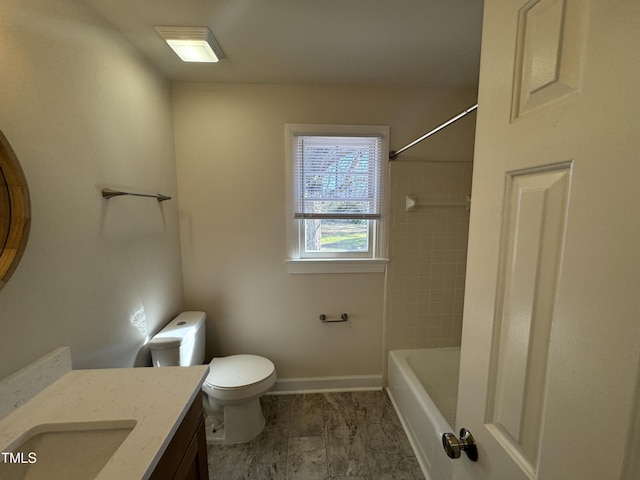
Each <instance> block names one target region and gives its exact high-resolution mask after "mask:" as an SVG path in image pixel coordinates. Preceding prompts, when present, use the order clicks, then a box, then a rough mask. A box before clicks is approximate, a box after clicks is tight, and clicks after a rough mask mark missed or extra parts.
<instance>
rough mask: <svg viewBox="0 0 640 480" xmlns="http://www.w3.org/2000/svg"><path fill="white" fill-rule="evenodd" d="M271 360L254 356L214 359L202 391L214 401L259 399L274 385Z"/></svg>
mask: <svg viewBox="0 0 640 480" xmlns="http://www.w3.org/2000/svg"><path fill="white" fill-rule="evenodd" d="M276 378H277V376H276V369H275V366H274V364H273V362H271V360H269V359H267V358H264V357H260V356H258V355H245V354H242V355H230V356H228V357H217V358H214V359H213V360H211V363H210V364H209V375H207V378H206V379H205V381H204V383H203V384H202V390H203V391H204V392H205V393H206V394H207V395H209V396H211V397H213V398H215V399H216V400H218V401H238V400H243V399H248V398H250V397H253V396H256V395H262V394H264V392H266V391H267V390H268V389H269V388H271V387H272V386H273V384H274V383H275V381H276Z"/></svg>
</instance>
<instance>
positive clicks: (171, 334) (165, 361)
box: [147, 312, 207, 367]
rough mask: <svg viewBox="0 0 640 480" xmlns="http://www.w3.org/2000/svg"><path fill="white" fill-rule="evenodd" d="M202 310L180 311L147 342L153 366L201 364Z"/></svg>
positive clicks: (202, 344) (202, 347) (202, 353)
mask: <svg viewBox="0 0 640 480" xmlns="http://www.w3.org/2000/svg"><path fill="white" fill-rule="evenodd" d="M206 318H207V316H206V314H205V313H204V312H182V313H181V314H180V315H178V316H177V317H176V318H174V319H173V320H171V322H169V323H168V324H167V325H166V326H165V327H164V328H163V329H162V330H160V331H159V332H158V333H157V334H156V335H155V336H154V337H153V338H152V339H151V340H150V341H149V343H148V344H147V345H148V347H149V350H150V351H151V361H152V362H153V366H154V367H170V366H178V365H179V366H181V367H186V366H189V365H202V363H203V362H204V340H205V334H204V321H205V319H206Z"/></svg>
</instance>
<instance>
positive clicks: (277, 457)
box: [208, 390, 424, 480]
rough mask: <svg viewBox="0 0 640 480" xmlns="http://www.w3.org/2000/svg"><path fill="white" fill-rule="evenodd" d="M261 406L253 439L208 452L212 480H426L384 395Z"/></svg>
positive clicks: (293, 398) (313, 397)
mask: <svg viewBox="0 0 640 480" xmlns="http://www.w3.org/2000/svg"><path fill="white" fill-rule="evenodd" d="M261 401H262V408H263V411H264V414H265V417H266V420H267V425H266V427H265V429H264V431H263V432H262V433H261V434H260V435H259V436H258V437H257V438H255V439H254V440H252V441H251V442H247V443H243V444H239V445H209V446H208V453H209V478H210V480H239V479H243V480H248V479H252V480H253V479H255V480H424V476H423V475H422V472H421V471H420V467H419V465H418V462H417V460H416V458H415V456H414V454H413V451H412V450H411V446H410V445H409V441H408V440H407V437H406V435H405V433H404V430H403V429H402V426H401V425H400V421H399V420H398V417H397V415H396V412H395V410H394V409H393V406H392V404H391V401H390V400H389V397H388V396H387V393H386V392H385V391H384V390H380V391H375V392H346V393H313V394H299V395H267V396H264V397H262V399H261Z"/></svg>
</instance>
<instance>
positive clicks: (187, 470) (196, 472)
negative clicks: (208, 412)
mask: <svg viewBox="0 0 640 480" xmlns="http://www.w3.org/2000/svg"><path fill="white" fill-rule="evenodd" d="M173 479H174V480H208V479H209V465H208V462H207V439H206V433H205V429H204V419H203V420H202V421H201V422H200V425H198V429H197V431H196V432H195V434H194V435H193V438H192V439H191V443H190V444H189V446H188V447H187V450H186V452H185V454H184V457H183V458H182V462H181V463H180V466H179V467H178V471H177V472H176V474H175V476H174V477H173Z"/></svg>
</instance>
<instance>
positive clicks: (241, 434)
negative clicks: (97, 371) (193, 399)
mask: <svg viewBox="0 0 640 480" xmlns="http://www.w3.org/2000/svg"><path fill="white" fill-rule="evenodd" d="M205 319H206V315H205V313H204V312H182V313H181V314H180V315H178V316H177V317H176V318H174V319H173V320H172V321H171V322H170V323H169V324H168V325H167V326H166V327H164V328H163V329H162V330H161V331H160V332H159V333H158V334H156V335H155V336H154V337H153V338H152V339H151V340H150V341H149V343H148V346H149V349H150V351H151V359H152V361H153V365H154V366H156V367H164V366H175V365H180V366H187V365H199V364H201V363H203V361H204V321H205ZM276 379H277V375H276V370H275V366H274V365H273V362H271V360H269V359H267V358H264V357H261V356H258V355H246V354H242V355H230V356H227V357H214V358H213V360H211V363H210V364H209V374H208V375H207V378H206V379H205V381H204V383H203V384H202V400H203V406H204V410H205V413H206V420H205V424H206V428H207V443H209V444H232V443H241V442H246V441H249V440H251V439H253V438H255V437H256V436H257V435H258V434H260V432H262V430H263V428H264V425H265V419H264V414H263V413H262V407H261V405H260V397H261V396H262V395H264V394H265V393H266V392H267V391H268V390H269V389H270V388H271V387H272V386H273V385H274V384H275V382H276Z"/></svg>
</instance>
